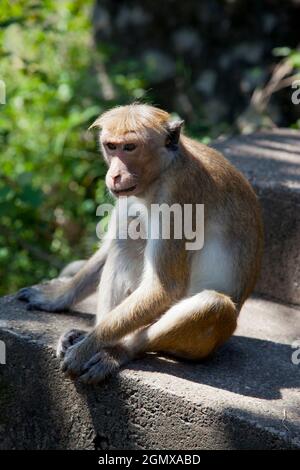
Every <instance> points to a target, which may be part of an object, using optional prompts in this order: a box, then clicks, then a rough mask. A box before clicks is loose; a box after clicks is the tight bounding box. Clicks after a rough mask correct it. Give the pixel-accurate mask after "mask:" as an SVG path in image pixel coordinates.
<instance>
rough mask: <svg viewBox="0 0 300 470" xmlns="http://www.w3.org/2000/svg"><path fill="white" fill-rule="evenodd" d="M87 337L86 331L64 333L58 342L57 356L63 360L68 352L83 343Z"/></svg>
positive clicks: (74, 330)
mask: <svg viewBox="0 0 300 470" xmlns="http://www.w3.org/2000/svg"><path fill="white" fill-rule="evenodd" d="M86 335H87V332H86V331H84V330H77V329H75V328H73V329H72V330H69V331H67V332H66V333H64V334H63V335H62V336H61V337H60V338H59V340H58V345H57V349H56V356H57V357H58V358H60V359H62V358H63V357H64V356H65V354H66V352H67V350H68V349H69V348H70V347H71V346H73V345H74V344H77V343H79V341H82V340H83V339H84V338H85V337H86Z"/></svg>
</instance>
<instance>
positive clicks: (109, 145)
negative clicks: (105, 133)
mask: <svg viewBox="0 0 300 470" xmlns="http://www.w3.org/2000/svg"><path fill="white" fill-rule="evenodd" d="M106 146H107V148H108V149H109V150H116V148H117V146H116V145H115V144H112V143H111V142H108V143H107V144H106Z"/></svg>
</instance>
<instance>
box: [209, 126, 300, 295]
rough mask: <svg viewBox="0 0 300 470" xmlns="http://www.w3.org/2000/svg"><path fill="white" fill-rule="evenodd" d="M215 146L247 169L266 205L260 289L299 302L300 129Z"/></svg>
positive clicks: (264, 209) (285, 130)
mask: <svg viewBox="0 0 300 470" xmlns="http://www.w3.org/2000/svg"><path fill="white" fill-rule="evenodd" d="M213 146H214V147H215V148H217V149H218V150H220V151H222V152H223V153H224V154H225V156H226V157H227V158H228V159H229V160H230V161H231V162H232V163H233V164H234V165H235V166H236V167H238V168H239V169H240V171H241V172H242V173H244V174H245V176H246V177H247V178H248V179H249V181H250V183H251V184H252V185H253V187H254V189H255V190H256V192H257V194H258V196H259V198H260V201H261V204H262V208H263V217H264V225H265V252H264V260H263V266H262V272H261V278H260V282H259V283H258V285H257V289H256V290H257V292H258V293H262V294H265V295H268V296H272V297H274V298H275V299H278V300H280V301H281V302H288V303H294V304H300V281H299V279H300V132H299V131H293V130H290V129H276V130H274V131H268V132H260V133H256V134H252V135H248V136H241V137H237V138H234V139H230V140H226V141H223V142H216V143H215V144H214V145H213Z"/></svg>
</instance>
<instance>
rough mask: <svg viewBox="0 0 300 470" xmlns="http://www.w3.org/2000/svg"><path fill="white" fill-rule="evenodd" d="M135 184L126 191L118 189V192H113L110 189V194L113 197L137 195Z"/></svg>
mask: <svg viewBox="0 0 300 470" xmlns="http://www.w3.org/2000/svg"><path fill="white" fill-rule="evenodd" d="M137 191H138V190H137V184H135V185H134V186H130V187H129V188H126V189H120V190H115V189H111V192H112V193H113V195H114V196H115V197H121V196H133V195H135V194H136V193H137Z"/></svg>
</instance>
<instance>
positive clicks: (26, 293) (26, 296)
mask: <svg viewBox="0 0 300 470" xmlns="http://www.w3.org/2000/svg"><path fill="white" fill-rule="evenodd" d="M36 290H37V289H35V288H34V287H23V289H20V290H19V291H18V292H17V294H16V297H17V299H18V300H23V301H29V300H30V298H31V297H32V296H33V295H34V294H35V291H36Z"/></svg>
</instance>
